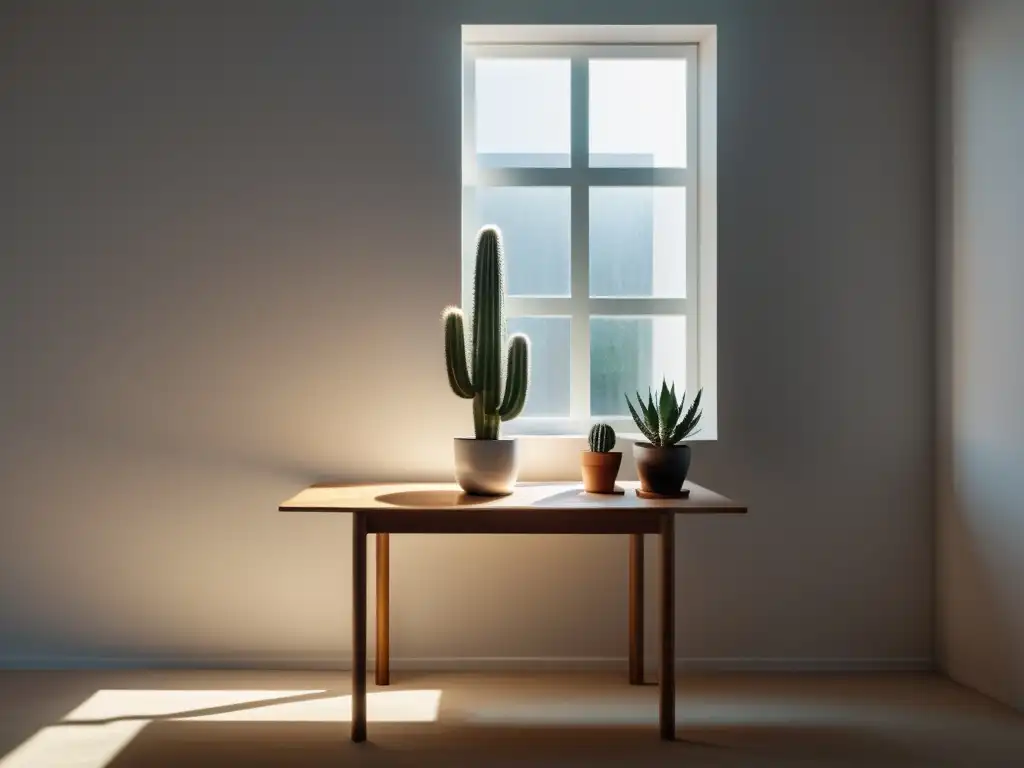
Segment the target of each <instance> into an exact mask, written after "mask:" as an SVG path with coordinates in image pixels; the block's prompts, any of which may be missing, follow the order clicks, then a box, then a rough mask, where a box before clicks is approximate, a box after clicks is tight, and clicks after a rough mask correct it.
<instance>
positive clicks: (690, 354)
mask: <svg viewBox="0 0 1024 768" xmlns="http://www.w3.org/2000/svg"><path fill="white" fill-rule="evenodd" d="M699 85H700V78H699V73H698V70H697V56H696V55H695V52H694V51H693V50H692V49H689V50H687V53H686V167H687V168H696V169H697V171H696V173H695V174H694V176H695V177H696V176H697V175H698V174H700V163H699V161H698V158H699V156H700V151H699V150H700V145H699V143H698V142H699V141H700V121H699V119H698V118H699V109H700V101H699V98H698V97H699V91H698V88H699ZM699 190H700V185H699V184H691V185H690V186H688V187H687V189H686V297H687V300H688V303H689V312H688V314H687V317H686V379H687V381H686V388H687V390H688V391H689V392H690V393H691V394H695V393H696V392H697V389H698V388H699V387H700V385H701V375H700V290H699V286H700V198H699V196H698V194H699Z"/></svg>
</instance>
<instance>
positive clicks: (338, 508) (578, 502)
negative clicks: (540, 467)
mask: <svg viewBox="0 0 1024 768" xmlns="http://www.w3.org/2000/svg"><path fill="white" fill-rule="evenodd" d="M617 485H618V487H620V488H622V489H623V490H624V491H625V493H622V494H598V493H586V492H585V491H584V490H583V486H582V485H581V484H580V483H520V484H519V485H517V486H516V488H515V491H514V492H513V493H512V494H510V495H508V496H471V495H469V494H467V493H464V492H463V491H462V490H461V489H460V488H459V487H458V486H457V485H456V484H455V483H383V484H378V483H317V484H316V485H312V486H310V487H309V488H306V489H305V490H303V491H301V492H300V493H298V494H297V495H295V496H293V497H292V498H290V499H288V500H287V501H284V502H282V503H281V505H280V506H279V507H278V509H279V510H280V511H281V512H375V511H378V510H389V509H407V510H416V511H419V512H431V511H434V510H443V509H460V508H467V507H472V508H474V509H502V510H508V511H512V510H530V509H588V510H593V511H600V510H626V509H629V510H636V509H646V510H651V509H657V510H662V511H667V510H672V511H673V512H675V513H677V514H688V513H689V514H695V513H696V514H709V513H716V512H717V513H733V514H737V513H738V514H743V513H745V512H746V511H747V509H746V507H744V506H743V505H742V504H738V503H736V502H735V501H732V500H731V499H728V498H726V497H725V496H722V495H720V494H718V493H715V492H714V491H710V490H708V489H707V488H703V487H701V486H699V485H696V484H694V483H689V482H688V483H686V486H685V487H686V488H688V489H689V491H690V496H689V498H685V499H642V498H640V497H638V496H637V495H636V489H637V487H639V486H638V483H636V482H635V481H634V482H622V483H618V484H617Z"/></svg>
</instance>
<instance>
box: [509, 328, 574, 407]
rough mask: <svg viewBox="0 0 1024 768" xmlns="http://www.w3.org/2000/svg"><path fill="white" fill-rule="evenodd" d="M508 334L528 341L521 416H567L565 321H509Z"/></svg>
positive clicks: (567, 348) (567, 385)
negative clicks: (526, 390)
mask: <svg viewBox="0 0 1024 768" xmlns="http://www.w3.org/2000/svg"><path fill="white" fill-rule="evenodd" d="M508 332H509V333H510V334H512V333H525V334H526V335H527V336H529V337H530V390H529V394H528V395H527V398H526V408H524V409H523V413H522V415H523V416H568V415H569V318H568V317H511V318H509V320H508Z"/></svg>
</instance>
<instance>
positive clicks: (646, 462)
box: [626, 379, 704, 496]
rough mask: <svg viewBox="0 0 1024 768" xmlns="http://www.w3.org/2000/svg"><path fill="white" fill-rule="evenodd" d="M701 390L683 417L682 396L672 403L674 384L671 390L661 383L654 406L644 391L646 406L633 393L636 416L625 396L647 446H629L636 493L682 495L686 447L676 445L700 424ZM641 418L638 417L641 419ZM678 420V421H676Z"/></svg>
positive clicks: (650, 395) (687, 458)
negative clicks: (638, 409)
mask: <svg viewBox="0 0 1024 768" xmlns="http://www.w3.org/2000/svg"><path fill="white" fill-rule="evenodd" d="M703 391H704V390H700V391H698V392H697V396H696V397H695V398H694V399H693V403H692V404H691V405H690V407H689V409H688V410H687V411H686V414H685V415H683V408H684V406H685V402H686V393H685V392H684V393H683V397H682V399H681V400H679V399H676V388H675V384H673V385H672V387H671V389H670V388H669V387H668V385H667V384H666V383H665V380H664V379H662V382H661V394H660V396H659V397H658V402H657V403H655V402H654V393H653V392H651V391H650V390H648V399H647V403H646V404H645V403H644V400H643V398H642V397H641V396H640V393H639V392H637V393H636V400H637V405H639V406H640V413H639V414H638V413H637V411H636V409H635V408H634V407H633V404H632V402H630V399H629V395H626V404H627V405H628V406H629V413H630V415H631V416H632V417H633V421H635V422H636V425H637V427H638V428H639V429H640V432H641V433H642V434H643V436H644V437H646V438H647V442H643V441H639V442H637V443H635V444H634V445H633V458H634V459H635V460H636V472H637V476H638V477H639V478H640V489H641V490H642V491H644V492H645V493H652V494H656V495H659V496H678V495H679V494H680V493H681V492H682V487H683V483H684V482H685V481H686V473H687V472H688V471H689V469H690V446H688V445H679V442H680V441H681V440H684V439H686V438H687V437H689V436H690V435H691V434H693V432H694V429H695V428H696V426H697V423H698V422H699V421H700V417H701V415H702V413H703V412H702V411H698V410H697V409H698V408H699V407H700V396H701V394H702V393H703ZM641 414H642V415H641ZM680 416H682V420H681V421H680Z"/></svg>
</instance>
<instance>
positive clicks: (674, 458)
mask: <svg viewBox="0 0 1024 768" xmlns="http://www.w3.org/2000/svg"><path fill="white" fill-rule="evenodd" d="M633 458H634V459H635V460H636V474H637V477H639V478H640V488H641V489H643V490H644V491H647V492H648V493H663V494H673V493H679V491H680V490H681V489H682V487H683V483H684V482H686V473H687V472H689V471H690V446H688V445H669V446H666V447H664V448H658V447H655V446H653V445H651V444H650V443H635V444H634V445H633Z"/></svg>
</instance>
